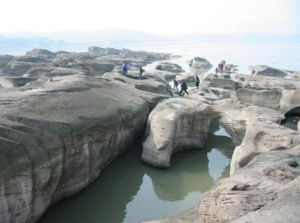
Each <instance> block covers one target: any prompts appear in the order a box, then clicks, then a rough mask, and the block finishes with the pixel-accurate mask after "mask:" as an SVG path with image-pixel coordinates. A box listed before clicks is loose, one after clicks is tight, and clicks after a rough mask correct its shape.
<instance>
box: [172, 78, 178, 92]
mask: <svg viewBox="0 0 300 223" xmlns="http://www.w3.org/2000/svg"><path fill="white" fill-rule="evenodd" d="M173 83H174V89H176V90H177V91H178V81H177V80H176V79H174V81H173Z"/></svg>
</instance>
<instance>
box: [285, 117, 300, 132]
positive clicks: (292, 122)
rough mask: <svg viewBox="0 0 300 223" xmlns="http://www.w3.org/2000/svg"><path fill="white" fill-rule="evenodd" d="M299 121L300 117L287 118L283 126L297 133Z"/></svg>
mask: <svg viewBox="0 0 300 223" xmlns="http://www.w3.org/2000/svg"><path fill="white" fill-rule="evenodd" d="M299 119H300V117H297V116H290V117H286V122H285V123H284V124H283V126H285V127H287V128H290V129H292V130H295V131H297V130H298V128H297V124H298V122H299Z"/></svg>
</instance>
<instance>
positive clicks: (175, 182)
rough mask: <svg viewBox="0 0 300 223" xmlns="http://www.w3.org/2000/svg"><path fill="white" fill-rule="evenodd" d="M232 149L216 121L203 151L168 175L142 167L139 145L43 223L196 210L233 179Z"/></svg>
mask: <svg viewBox="0 0 300 223" xmlns="http://www.w3.org/2000/svg"><path fill="white" fill-rule="evenodd" d="M233 148H234V145H233V144H232V141H231V139H230V137H229V136H228V134H227V133H226V132H225V130H224V129H223V127H222V126H220V125H219V123H218V121H214V122H213V124H212V128H211V133H210V135H209V137H208V139H207V143H206V146H205V148H203V149H199V150H190V151H184V152H180V153H177V154H175V155H174V156H173V157H172V164H171V167H170V168H169V169H156V168H153V167H150V166H147V165H145V164H144V163H142V162H141V150H142V147H141V142H139V143H137V144H136V145H135V146H134V147H133V148H132V149H130V150H129V151H127V152H126V153H124V154H123V155H121V156H120V157H119V158H118V159H116V160H115V161H113V162H112V163H111V164H110V165H109V166H108V167H106V168H105V169H104V170H103V172H102V173H101V175H100V177H99V178H98V179H97V180H96V181H95V182H94V183H93V184H92V185H91V186H90V187H88V188H87V189H85V190H84V191H82V192H80V193H79V194H77V195H76V196H73V197H71V198H68V199H66V200H64V201H62V202H60V203H58V204H56V205H55V206H53V207H52V208H50V209H49V210H48V211H47V212H46V214H45V215H44V217H43V218H42V219H41V220H40V221H39V223H53V222H56V223H65V222H72V223H82V222H85V223H121V222H124V223H134V222H138V221H139V220H145V219H153V218H159V217H163V216H167V215H171V214H174V213H175V212H177V211H181V210H184V209H187V208H190V207H191V206H193V205H195V204H197V203H198V202H199V201H200V200H201V196H202V195H203V193H204V192H205V191H207V190H209V189H210V188H211V187H212V186H213V185H214V183H215V182H216V181H217V180H218V179H220V178H222V177H226V176H228V175H229V162H230V158H231V155H232V152H233Z"/></svg>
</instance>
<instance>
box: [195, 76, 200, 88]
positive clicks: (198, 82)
mask: <svg viewBox="0 0 300 223" xmlns="http://www.w3.org/2000/svg"><path fill="white" fill-rule="evenodd" d="M195 83H196V88H197V89H199V84H200V79H199V77H198V75H196V76H195Z"/></svg>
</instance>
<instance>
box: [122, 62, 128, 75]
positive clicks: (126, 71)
mask: <svg viewBox="0 0 300 223" xmlns="http://www.w3.org/2000/svg"><path fill="white" fill-rule="evenodd" d="M128 69H129V66H128V64H127V62H125V63H123V65H122V72H123V75H124V76H127V73H128Z"/></svg>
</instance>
